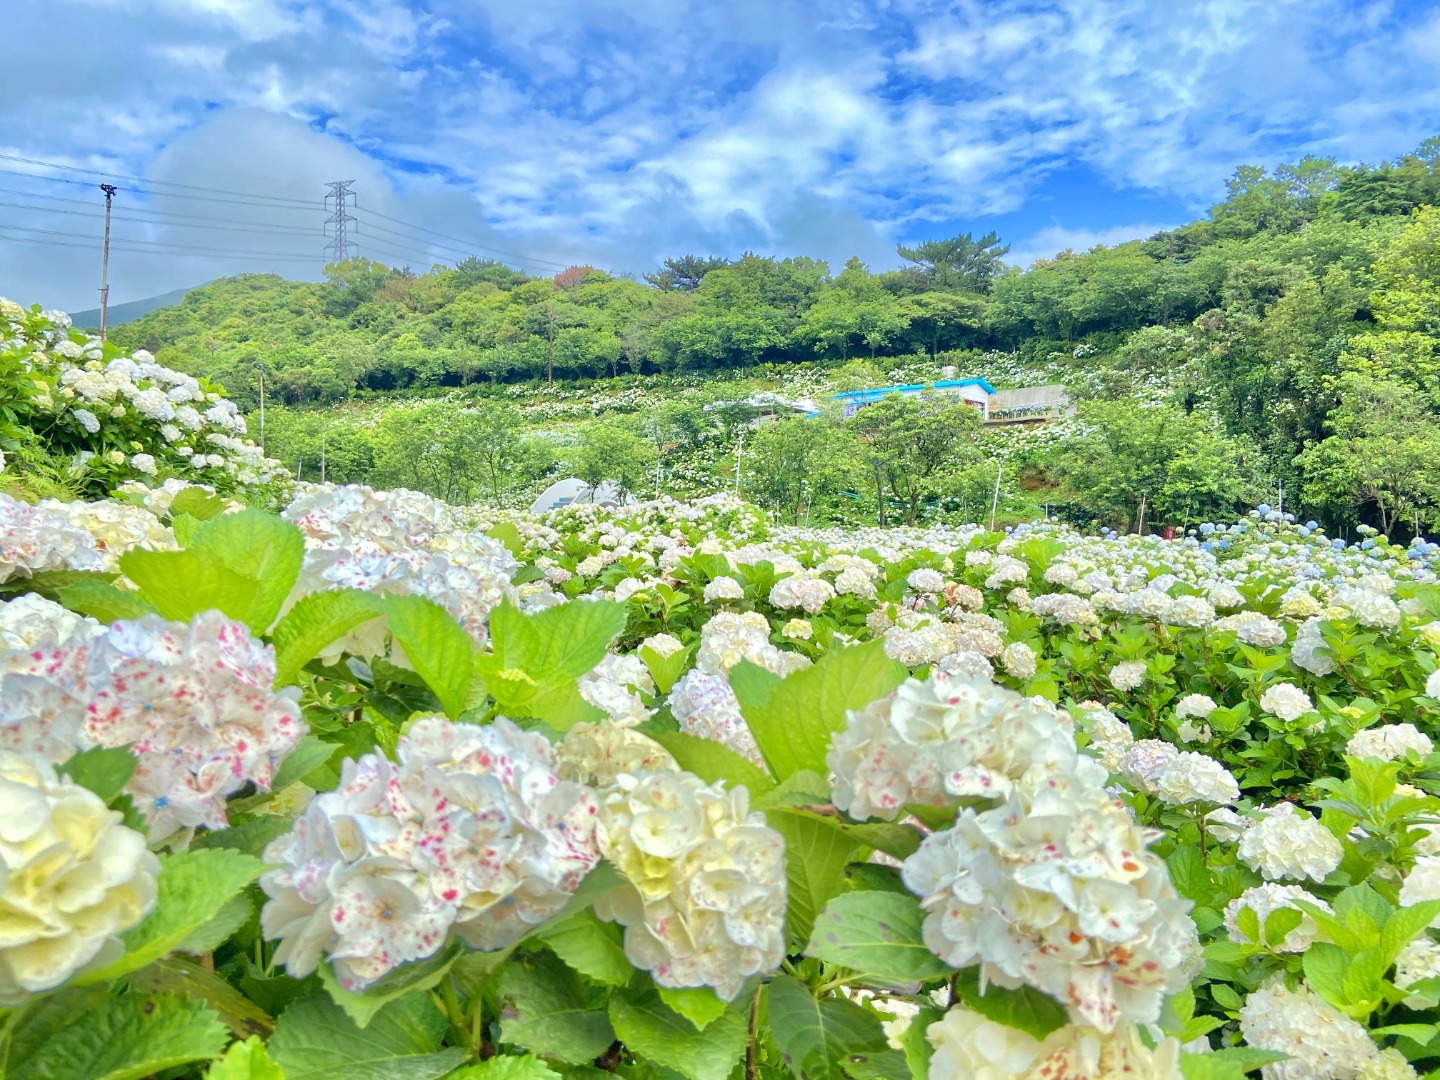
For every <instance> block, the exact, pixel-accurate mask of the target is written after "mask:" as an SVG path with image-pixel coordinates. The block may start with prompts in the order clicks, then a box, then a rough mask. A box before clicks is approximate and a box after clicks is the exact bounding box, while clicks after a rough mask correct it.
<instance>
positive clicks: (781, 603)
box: [769, 574, 835, 615]
mask: <svg viewBox="0 0 1440 1080" xmlns="http://www.w3.org/2000/svg"><path fill="white" fill-rule="evenodd" d="M834 595H835V587H834V586H833V585H831V584H830V583H829V582H828V581H826V580H825V579H824V578H822V577H819V576H814V577H812V576H810V575H808V574H791V575H790V576H789V577H783V578H781V579H780V580H779V581H777V582H776V583H775V584H774V586H773V587H772V588H771V589H770V597H769V599H770V603H771V605H772V606H773V607H775V608H776V609H777V610H780V611H792V610H795V609H797V608H798V609H800V610H802V611H804V612H805V613H806V614H807V615H814V614H817V613H818V612H819V611H820V609H821V608H823V607H824V606H825V605H826V603H828V602H829V601H830V599H831V598H832V597H834Z"/></svg>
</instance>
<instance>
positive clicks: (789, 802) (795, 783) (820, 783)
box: [755, 769, 830, 810]
mask: <svg viewBox="0 0 1440 1080" xmlns="http://www.w3.org/2000/svg"><path fill="white" fill-rule="evenodd" d="M829 802H830V784H829V782H828V781H827V780H826V779H825V777H823V776H821V775H820V774H819V773H817V772H813V771H812V770H810V769H801V770H799V771H798V772H793V773H791V774H790V775H789V776H787V777H786V778H785V779H784V780H782V781H780V783H778V784H776V785H775V787H774V788H773V789H772V790H770V791H768V792H765V793H764V794H763V795H761V797H760V798H758V799H756V800H755V809H757V810H768V809H770V808H771V807H775V806H816V805H820V806H826V805H829Z"/></svg>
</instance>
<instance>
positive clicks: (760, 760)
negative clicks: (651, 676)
mask: <svg viewBox="0 0 1440 1080" xmlns="http://www.w3.org/2000/svg"><path fill="white" fill-rule="evenodd" d="M668 700H669V705H670V712H671V715H673V716H674V717H675V722H676V723H677V724H679V725H680V730H681V731H683V732H685V733H686V734H687V735H698V736H699V737H700V738H702V739H710V740H712V741H714V742H718V743H720V744H722V745H724V746H728V747H729V748H730V749H731V750H734V751H735V752H736V753H737V754H739V755H740V756H741V757H743V758H745V759H746V760H747V761H751V762H753V763H754V764H756V765H759V766H761V767H762V768H763V767H764V766H765V758H764V757H763V756H762V755H761V753H760V747H759V746H758V745H757V744H756V742H755V736H754V735H753V734H751V732H750V725H749V724H747V723H746V722H745V717H744V715H743V714H742V713H741V712H740V702H739V700H738V699H737V698H736V697H735V691H733V690H731V689H730V684H729V683H728V682H726V680H725V676H724V675H710V674H707V673H706V672H704V671H701V670H700V669H699V668H692V669H691V670H689V671H687V672H686V673H685V674H684V676H683V677H682V678H681V679H680V680H679V681H678V682H677V683H676V684H675V685H674V687H673V688H672V689H671V691H670V697H669V699H668Z"/></svg>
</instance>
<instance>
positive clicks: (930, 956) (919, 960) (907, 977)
mask: <svg viewBox="0 0 1440 1080" xmlns="http://www.w3.org/2000/svg"><path fill="white" fill-rule="evenodd" d="M924 922H925V913H924V912H923V911H922V910H921V909H920V903H919V901H917V900H916V899H915V898H914V897H913V896H901V895H900V894H898V893H889V892H884V893H875V892H851V893H842V894H841V895H839V896H837V897H835V898H834V899H833V900H831V901H830V902H829V903H828V904H826V905H825V910H824V911H823V912H821V914H820V917H819V918H817V919H816V920H815V929H814V932H813V934H812V935H811V938H810V944H809V945H808V946H807V948H806V949H805V955H806V956H813V957H816V958H817V959H820V960H824V961H825V962H826V963H830V964H839V965H840V966H841V967H848V968H852V969H854V970H855V971H861V972H864V973H866V974H868V975H877V976H880V977H881V978H886V979H894V980H896V981H899V982H923V981H924V980H926V979H934V978H939V977H941V976H943V975H947V974H948V973H949V971H950V969H949V968H948V967H946V966H945V964H944V963H943V962H942V961H941V960H940V958H939V957H937V956H936V955H935V954H934V953H932V952H931V951H930V950H929V949H928V948H926V946H925V942H924V940H923V939H922V937H921V933H920V928H921V926H922V925H923V924H924Z"/></svg>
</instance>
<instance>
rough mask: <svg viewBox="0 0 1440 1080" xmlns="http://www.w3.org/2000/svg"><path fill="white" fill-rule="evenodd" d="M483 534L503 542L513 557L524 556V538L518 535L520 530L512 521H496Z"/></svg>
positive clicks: (519, 557)
mask: <svg viewBox="0 0 1440 1080" xmlns="http://www.w3.org/2000/svg"><path fill="white" fill-rule="evenodd" d="M485 535H486V536H488V537H490V539H492V540H498V541H500V543H502V544H504V545H505V548H506V550H507V551H509V552H510V554H511V555H514V556H515V558H517V559H523V558H524V557H525V538H524V537H523V536H521V535H520V530H519V529H517V528H516V527H515V523H514V522H513V521H498V522H496V523H495V524H494V525H492V526H490V528H489V529H488V530H486V533H485Z"/></svg>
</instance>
